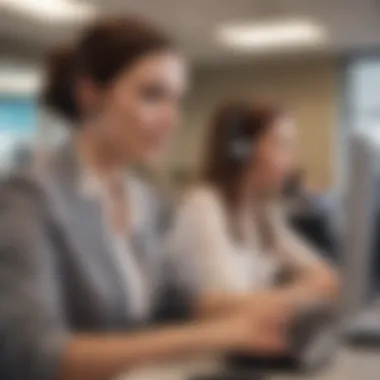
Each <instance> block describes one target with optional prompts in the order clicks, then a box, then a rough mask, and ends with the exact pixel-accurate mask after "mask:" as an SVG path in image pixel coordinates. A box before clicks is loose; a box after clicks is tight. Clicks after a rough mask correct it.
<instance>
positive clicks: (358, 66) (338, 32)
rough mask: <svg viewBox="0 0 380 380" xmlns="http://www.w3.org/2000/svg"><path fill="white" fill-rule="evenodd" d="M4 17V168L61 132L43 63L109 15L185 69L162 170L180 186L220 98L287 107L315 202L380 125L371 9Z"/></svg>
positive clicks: (72, 11)
mask: <svg viewBox="0 0 380 380" xmlns="http://www.w3.org/2000/svg"><path fill="white" fill-rule="evenodd" d="M0 10H1V12H0V150H1V152H0V155H1V160H0V164H1V170H7V169H9V168H10V166H11V165H13V164H15V163H17V162H16V161H17V159H19V160H22V159H24V160H25V159H26V157H28V155H27V151H28V149H29V147H30V144H36V143H39V142H41V141H43V142H44V143H48V144H49V143H51V142H54V141H55V140H57V139H59V138H60V136H61V135H62V134H64V130H63V129H61V125H60V122H58V121H57V120H54V121H52V120H51V119H50V118H48V116H49V115H46V114H45V113H44V112H42V111H41V110H40V109H39V106H38V88H39V87H40V85H41V82H42V81H43V78H42V75H41V71H40V69H41V62H42V59H43V54H44V52H45V51H46V50H47V49H48V48H49V46H52V45H54V44H56V43H58V42H59V41H64V40H70V39H71V38H75V36H76V34H77V32H78V31H79V30H80V28H81V27H82V26H83V25H84V24H85V23H86V22H87V20H88V19H90V18H91V17H94V16H95V15H96V14H99V13H105V12H110V13H120V12H126V13H133V14H137V15H143V16H144V17H148V18H150V19H152V20H154V21H156V22H157V23H159V24H161V25H163V26H164V27H165V28H166V29H167V30H168V31H169V32H171V33H172V34H173V35H175V36H177V38H178V41H179V43H180V44H181V46H183V49H184V51H185V53H186V54H187V56H188V57H189V58H190V59H191V61H192V65H193V66H192V81H191V82H192V85H191V89H190V93H189V96H188V98H187V99H186V113H185V117H184V123H183V125H182V127H181V129H180V131H179V133H178V134H179V135H178V143H177V144H175V147H174V149H173V152H172V154H171V157H170V159H169V160H168V162H167V166H166V171H167V172H170V173H174V177H175V178H177V179H178V180H179V181H184V180H185V179H186V178H187V177H191V176H192V175H193V174H194V173H195V172H196V168H197V165H198V163H199V157H200V156H201V151H202V141H203V136H204V132H205V130H206V125H207V120H208V116H209V113H210V111H211V110H212V109H213V105H214V104H215V102H217V101H218V100H219V99H220V98H222V97H224V96H229V95H233V94H239V95H249V94H255V93H259V94H264V95H269V96H271V97H276V98H277V99H279V100H280V101H281V102H283V103H284V104H285V105H286V106H287V107H289V109H290V110H291V111H292V113H293V114H294V115H295V117H296V119H297V123H298V128H299V134H300V144H299V149H300V152H299V153H300V166H301V167H302V169H303V170H304V172H305V176H304V181H305V183H306V185H307V186H308V187H309V188H311V189H313V190H314V191H318V192H326V191H330V190H332V189H334V188H335V186H336V185H337V184H339V183H340V182H341V181H342V180H343V177H344V162H345V159H344V158H345V155H346V153H347V152H346V151H345V138H344V137H345V136H346V134H347V132H348V131H349V130H350V129H352V128H372V127H373V126H375V127H377V124H378V122H379V121H380V97H379V96H378V93H379V91H380V55H379V56H377V55H376V51H377V50H376V49H377V48H378V47H379V46H380V3H379V2H377V1H376V0H329V1H328V0H319V1H313V0H265V1H264V0H234V1H231V0H191V1H190V0H107V1H104V0H86V1H75V0H39V1H35V0H2V1H1V3H0ZM15 160H16V161H15Z"/></svg>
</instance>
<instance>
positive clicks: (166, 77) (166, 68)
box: [117, 51, 187, 88]
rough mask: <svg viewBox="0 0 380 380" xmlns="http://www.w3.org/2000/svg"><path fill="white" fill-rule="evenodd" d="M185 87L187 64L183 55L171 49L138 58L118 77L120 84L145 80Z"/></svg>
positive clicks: (138, 82)
mask: <svg viewBox="0 0 380 380" xmlns="http://www.w3.org/2000/svg"><path fill="white" fill-rule="evenodd" d="M152 81H153V82H155V83H157V84H160V85H166V86H171V87H175V88H183V87H185V84H186V82H187V65H186V62H185V60H184V58H183V57H181V56H180V55H179V54H177V53H175V52H171V51H167V52H157V53H152V54H149V55H147V56H144V57H142V58H140V59H139V60H137V61H136V62H135V63H134V64H133V65H132V66H131V67H128V68H126V70H124V71H123V72H122V73H121V75H120V76H119V78H118V81H117V83H118V85H121V86H126V85H135V84H140V83H145V82H152Z"/></svg>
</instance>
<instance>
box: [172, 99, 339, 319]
mask: <svg viewBox="0 0 380 380" xmlns="http://www.w3.org/2000/svg"><path fill="white" fill-rule="evenodd" d="M294 144H295V128H294V122H293V120H292V119H291V117H289V115H287V113H286V112H284V111H283V110H281V109H280V108H278V107H277V106H276V105H274V104H270V103H264V102H255V101H252V102H245V101H232V102H227V103H226V104H223V105H222V106H221V107H219V108H218V109H217V110H216V112H215V114H214V117H213V119H212V122H211V127H210V130H209V136H208V140H207V141H206V146H205V148H206V150H205V153H206V156H205V161H204V165H203V167H202V182H201V183H200V184H199V185H198V186H195V187H194V188H193V189H191V190H189V191H188V192H187V194H185V196H184V201H183V204H182V205H181V207H179V209H178V213H177V217H176V222H175V225H174V228H173V230H172V232H171V234H170V237H169V244H170V245H171V248H170V249H171V250H172V251H173V254H174V256H175V258H176V260H177V262H178V263H179V265H182V267H183V268H184V271H183V273H184V274H183V276H184V277H186V276H187V278H188V281H189V282H190V285H191V286H192V287H193V289H195V291H196V292H197V293H198V295H199V296H203V297H204V298H206V299H207V298H208V297H210V296H212V295H213V294H220V293H224V294H229V295H231V294H232V295H235V296H236V297H235V298H231V297H229V298H228V299H229V301H231V300H232V301H233V300H235V301H234V302H237V301H239V300H240V301H239V302H241V300H246V301H248V300H252V302H253V301H254V300H257V299H260V300H261V304H262V305H263V306H264V305H266V304H267V303H270V304H272V307H273V308H274V309H273V311H274V314H275V315H277V317H279V316H285V315H291V313H292V310H295V308H296V307H297V305H299V303H302V302H308V301H327V300H331V299H334V297H335V296H336V294H337V280H336V275H335V274H334V272H333V271H332V269H331V268H330V267H329V266H328V265H326V264H325V263H323V262H322V261H321V260H320V259H319V257H318V255H316V254H315V253H314V252H313V249H311V247H309V246H308V245H307V244H305V243H304V242H302V241H301V240H300V239H299V238H298V237H296V236H294V234H293V233H292V232H291V231H290V229H288V228H287V227H286V225H285V223H284V222H283V218H282V217H281V212H279V211H280V208H279V205H278V203H279V202H278V201H279V195H280V194H281V192H282V188H283V184H284V181H285V180H286V178H287V176H288V174H289V173H291V172H292V170H293V161H294V150H295V146H294ZM285 272H286V273H288V274H290V273H291V274H292V279H293V280H292V282H291V283H289V285H288V286H286V287H275V285H276V283H277V279H278V278H279V277H280V274H282V273H285ZM189 273H190V274H189ZM247 297H248V298H247ZM245 303H246V304H247V303H249V302H245ZM288 312H289V313H290V314H288Z"/></svg>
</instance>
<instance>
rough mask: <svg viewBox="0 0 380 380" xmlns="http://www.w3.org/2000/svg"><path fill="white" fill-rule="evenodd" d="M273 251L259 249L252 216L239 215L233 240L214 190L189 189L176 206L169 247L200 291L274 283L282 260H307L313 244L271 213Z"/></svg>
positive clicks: (248, 288)
mask: <svg viewBox="0 0 380 380" xmlns="http://www.w3.org/2000/svg"><path fill="white" fill-rule="evenodd" d="M274 218H275V219H277V220H275V219H274V222H275V223H276V234H278V236H277V238H278V239H277V246H278V252H263V251H262V250H261V249H260V245H259V244H258V239H257V237H258V235H257V234H258V232H257V228H256V226H255V223H254V221H253V218H252V217H250V216H249V214H248V213H247V215H246V217H244V216H243V215H242V220H241V222H242V227H243V230H244V231H245V232H246V233H245V234H244V235H243V239H242V241H239V242H237V241H236V239H234V238H233V237H232V235H231V232H230V227H229V220H228V215H227V213H226V210H225V208H224V205H223V203H222V201H221V199H220V197H219V195H218V193H217V192H216V191H215V190H213V189H211V188H208V187H198V188H196V189H193V190H192V191H191V192H189V193H188V194H187V195H186V196H185V199H184V202H183V203H182V204H181V206H180V207H179V209H178V211H177V215H176V218H175V223H174V227H173V229H172V231H171V233H170V236H169V245H170V251H171V252H172V254H173V255H174V257H175V260H176V261H177V263H178V266H179V267H180V268H182V269H181V270H182V276H185V277H186V280H187V281H188V282H190V285H192V286H193V287H194V288H195V289H196V290H197V291H199V292H215V291H217V292H219V291H224V292H239V293H241V292H250V291H254V290H262V289H265V288H268V287H270V286H271V285H273V283H274V281H275V279H276V277H277V274H278V272H279V269H280V268H281V267H282V266H283V265H288V266H289V265H290V266H292V267H300V266H305V265H312V264H313V263H315V262H316V260H317V259H316V258H315V257H314V255H313V254H312V250H311V249H310V247H308V246H307V245H306V244H305V243H304V242H302V241H301V240H300V239H299V238H298V237H296V236H295V235H294V234H293V233H292V232H291V230H290V229H288V228H286V226H285V223H282V222H281V223H280V222H279V221H280V218H277V217H275V216H274Z"/></svg>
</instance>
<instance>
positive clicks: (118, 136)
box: [0, 18, 283, 380]
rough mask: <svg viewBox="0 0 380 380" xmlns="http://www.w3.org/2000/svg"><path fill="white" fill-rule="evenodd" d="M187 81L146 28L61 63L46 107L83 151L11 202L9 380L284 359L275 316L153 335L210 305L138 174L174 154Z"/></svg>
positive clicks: (17, 186) (76, 378) (69, 154)
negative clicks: (279, 355)
mask: <svg viewBox="0 0 380 380" xmlns="http://www.w3.org/2000/svg"><path fill="white" fill-rule="evenodd" d="M185 71H186V67H185V62H184V60H183V58H182V56H181V55H180V54H179V53H178V51H177V50H176V48H175V46H174V45H173V43H172V42H171V40H170V39H168V38H167V37H166V36H165V35H164V34H162V33H161V31H159V30H156V29H155V28H154V27H152V26H151V25H149V24H145V23H144V22H141V21H139V20H136V19H124V18H120V19H110V20H104V21H97V22H96V23H95V24H94V25H92V26H90V27H89V28H87V29H86V30H85V32H84V33H83V35H82V37H81V38H80V39H79V41H78V42H77V44H76V45H75V46H73V47H70V48H67V49H59V51H58V52H57V53H55V54H53V55H52V57H51V60H50V63H49V65H48V70H47V73H46V74H47V77H46V88H45V91H44V93H43V96H42V101H43V103H44V105H45V106H46V107H48V108H49V109H50V110H51V111H53V112H54V113H55V114H57V115H59V116H61V117H62V118H65V119H66V120H67V121H68V123H67V124H68V126H69V127H70V128H71V130H70V138H69V141H68V142H67V144H66V145H65V146H64V147H62V149H59V150H58V151H57V152H56V154H55V155H54V157H52V159H51V161H50V162H49V163H48V165H44V167H43V168H42V169H41V170H39V171H38V175H36V176H35V177H34V178H13V179H11V180H9V181H7V182H6V183H4V184H3V186H2V188H1V191H0V336H1V344H0V378H1V379H2V380H16V379H18V380H55V379H61V380H109V379H111V378H113V377H114V376H116V375H119V374H120V372H121V371H124V370H126V369H131V368H133V367H134V366H138V365H146V364H147V363H149V362H152V361H156V360H159V359H170V358H173V357H178V356H184V355H185V356H186V355H191V354H195V353H224V352H226V351H230V350H238V351H244V352H255V351H257V350H260V351H267V352H277V351H278V350H279V349H282V348H283V339H282V337H281V336H280V334H278V333H275V332H273V331H271V330H269V329H264V328H263V326H262V323H261V322H262V321H263V320H265V318H266V317H265V315H264V314H265V312H264V311H261V310H260V311H257V312H256V313H251V312H249V311H247V312H244V313H243V312H240V311H236V312H235V313H233V314H226V315H220V316H219V317H218V318H217V319H212V320H208V321H204V322H202V323H197V324H187V325H186V324H185V325H183V326H180V327H173V326H172V327H166V328H161V329H159V330H152V329H151V330H150V331H140V330H142V329H143V327H144V326H146V325H148V324H149V325H151V324H152V323H153V322H154V321H155V320H156V318H158V315H160V316H161V319H162V318H163V315H166V316H167V315H169V314H170V316H171V317H178V318H179V317H180V316H182V317H183V316H186V315H188V314H190V311H196V310H197V309H198V308H200V309H201V308H202V307H206V306H205V304H203V303H200V302H197V300H195V299H193V298H192V297H189V295H188V292H186V291H185V289H184V287H183V286H182V285H181V284H180V282H179V281H177V279H175V278H174V276H169V274H173V273H174V271H169V270H167V269H165V267H166V263H165V260H164V257H163V256H162V255H161V254H160V251H159V249H158V247H159V235H160V230H161V229H162V223H161V222H160V220H161V218H160V215H161V214H162V213H161V212H160V207H159V202H157V200H156V197H155V196H154V194H152V192H151V191H150V190H149V189H148V188H147V187H146V186H145V185H143V184H142V183H141V182H140V181H139V180H137V179H136V178H135V177H134V176H133V175H132V174H131V173H130V168H131V166H132V165H134V164H141V163H149V162H152V161H155V160H156V159H157V156H158V155H159V154H160V153H161V152H162V150H164V148H165V146H166V144H167V141H168V139H169V138H170V136H171V134H172V130H173V128H174V126H175V124H176V122H177V119H178V116H179V111H180V103H181V98H182V95H183V92H184V90H185V77H186V75H185V74H186V73H185ZM125 172H127V174H125ZM171 277H173V278H171ZM164 312H165V313H164ZM137 330H139V331H137Z"/></svg>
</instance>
